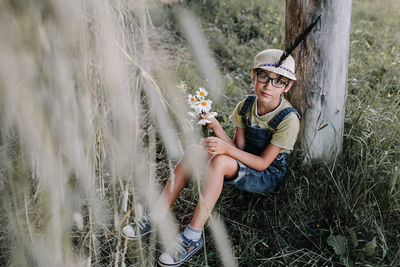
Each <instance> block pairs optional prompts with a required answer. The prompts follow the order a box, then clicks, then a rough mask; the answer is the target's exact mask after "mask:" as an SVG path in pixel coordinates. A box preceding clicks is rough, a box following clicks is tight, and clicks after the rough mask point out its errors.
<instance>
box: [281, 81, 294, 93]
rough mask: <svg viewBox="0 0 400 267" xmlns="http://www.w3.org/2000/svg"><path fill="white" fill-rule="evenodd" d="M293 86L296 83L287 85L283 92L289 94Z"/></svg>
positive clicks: (291, 82)
mask: <svg viewBox="0 0 400 267" xmlns="http://www.w3.org/2000/svg"><path fill="white" fill-rule="evenodd" d="M293 84H294V82H293V81H290V82H289V84H288V85H286V88H285V90H283V92H285V93H287V92H289V90H290V88H292V86H293Z"/></svg>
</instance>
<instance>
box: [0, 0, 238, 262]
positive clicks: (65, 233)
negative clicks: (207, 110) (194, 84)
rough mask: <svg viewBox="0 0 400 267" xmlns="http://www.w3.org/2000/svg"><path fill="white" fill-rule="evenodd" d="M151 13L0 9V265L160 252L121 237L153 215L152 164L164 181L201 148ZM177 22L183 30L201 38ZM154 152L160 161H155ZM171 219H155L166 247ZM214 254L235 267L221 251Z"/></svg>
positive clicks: (124, 3) (144, 258) (72, 7)
mask: <svg viewBox="0 0 400 267" xmlns="http://www.w3.org/2000/svg"><path fill="white" fill-rule="evenodd" d="M160 5H163V4H162V3H158V2H157V1H144V0H142V1H140V0H138V1H128V0H119V1H111V2H110V1H81V0H73V1H59V0H46V1H26V0H19V1H2V2H1V3H0V21H1V25H2V27H1V29H0V39H1V40H2V41H1V42H0V51H1V52H0V59H1V60H0V61H1V62H2V64H1V66H0V89H1V98H0V101H1V116H0V120H1V154H0V155H1V159H0V162H1V180H0V190H1V196H2V198H1V206H0V207H1V210H2V213H1V216H0V220H1V221H2V225H4V227H2V229H1V230H0V231H1V239H0V246H1V251H2V253H1V259H0V261H1V263H2V264H4V265H9V266H92V265H93V266H111V265H113V266H125V265H126V264H133V265H134V266H149V265H154V264H155V259H156V257H157V256H158V254H159V246H158V245H157V243H158V242H156V240H155V239H151V240H150V243H149V242H148V241H143V240H139V241H138V242H135V243H134V244H132V245H131V243H128V241H127V240H126V239H124V238H123V237H122V236H121V232H120V229H121V227H122V226H124V225H125V224H126V223H127V222H129V221H130V220H131V219H132V217H133V216H140V214H141V213H142V212H143V210H149V211H152V212H153V214H157V212H158V211H159V210H160V208H159V206H160V205H159V204H158V198H159V194H160V181H159V179H158V176H157V175H158V174H159V173H160V167H159V165H161V166H164V167H166V168H167V170H165V169H164V170H162V171H163V172H164V174H165V173H166V172H171V170H172V168H173V164H174V162H176V161H177V160H178V159H179V158H180V157H181V156H182V152H183V150H184V149H185V148H186V147H187V146H188V145H190V144H192V143H194V142H196V140H198V138H199V137H198V135H197V132H196V131H193V129H192V128H191V127H190V125H189V124H188V123H187V120H186V112H187V110H186V105H185V104H184V102H185V98H184V96H183V95H180V94H179V93H178V91H177V88H176V84H177V81H176V78H174V75H173V74H172V73H170V72H169V71H168V66H167V65H168V64H169V63H168V61H169V58H168V55H165V54H163V53H161V54H160V51H159V50H157V46H154V43H155V42H154V38H153V39H152V38H151V36H154V34H155V33H154V27H153V26H152V21H151V19H150V17H149V10H151V9H154V8H160ZM185 14H186V15H185V17H184V19H185V20H186V21H188V22H187V23H186V26H188V27H191V29H196V30H198V31H199V32H200V28H199V26H198V25H196V23H195V19H193V16H192V15H190V14H188V13H185ZM188 38H189V39H190V40H193V42H192V43H193V44H196V43H198V42H202V43H203V44H206V42H204V40H203V39H202V38H201V37H199V36H197V35H195V36H189V37H188ZM199 38H200V39H199ZM201 52H202V53H203V54H201V57H202V59H205V60H206V61H205V62H206V63H204V64H212V65H211V69H210V66H208V65H207V66H204V67H203V70H205V73H204V75H205V78H206V79H209V80H210V81H211V84H212V85H211V88H212V89H214V90H213V93H214V95H218V92H217V91H216V89H217V88H219V84H218V81H219V78H218V76H216V75H214V72H212V69H213V68H214V69H215V63H213V62H214V61H213V59H212V58H211V57H210V56H209V55H210V53H208V52H207V46H206V45H203V46H202V47H201ZM210 62H211V63H210ZM199 64H200V66H201V65H202V64H203V63H202V62H199ZM210 70H211V72H210ZM207 71H208V72H207ZM215 73H217V72H215ZM161 143H162V145H161ZM160 147H162V148H165V149H166V154H165V155H167V158H165V159H163V160H161V161H160V159H159V155H160ZM162 164H166V165H167V166H165V165H162ZM194 167H197V166H194ZM196 170H197V172H196V173H198V175H196V176H195V178H196V179H195V183H197V184H198V185H199V184H200V182H201V177H202V175H201V172H200V170H199V169H196V168H194V171H196ZM195 188H199V186H197V187H195ZM172 218H173V216H172V215H171V214H170V215H169V216H167V220H166V219H165V218H159V219H157V216H155V224H156V226H157V229H158V230H159V232H158V233H159V234H158V236H159V237H160V239H161V240H160V241H161V242H160V243H161V244H163V245H164V247H165V246H166V245H167V244H169V243H171V242H172V240H173V239H174V237H175V234H176V233H177V231H178V230H177V227H176V222H174V220H173V219H172ZM213 222H214V223H213V224H212V225H215V227H216V229H217V230H215V231H214V232H215V235H217V236H218V235H222V236H224V234H223V232H224V231H222V230H218V229H223V226H222V224H220V223H218V219H217V218H214V219H213ZM221 227H222V228H221ZM224 240H227V238H226V237H224ZM149 248H150V249H149ZM218 248H219V249H220V250H221V255H222V257H223V260H224V262H226V264H228V265H229V266H232V264H233V265H234V264H235V260H234V258H233V256H232V255H233V253H232V252H231V248H230V247H229V245H226V244H219V245H218ZM130 251H134V255H129V253H130ZM204 251H206V250H204ZM205 256H207V255H205ZM132 259H133V260H132Z"/></svg>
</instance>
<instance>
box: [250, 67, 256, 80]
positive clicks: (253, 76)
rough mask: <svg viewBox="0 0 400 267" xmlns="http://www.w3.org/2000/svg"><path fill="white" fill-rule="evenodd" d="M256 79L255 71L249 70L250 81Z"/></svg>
mask: <svg viewBox="0 0 400 267" xmlns="http://www.w3.org/2000/svg"><path fill="white" fill-rule="evenodd" d="M255 79H256V70H255V69H254V68H251V80H252V81H253V82H254V81H255Z"/></svg>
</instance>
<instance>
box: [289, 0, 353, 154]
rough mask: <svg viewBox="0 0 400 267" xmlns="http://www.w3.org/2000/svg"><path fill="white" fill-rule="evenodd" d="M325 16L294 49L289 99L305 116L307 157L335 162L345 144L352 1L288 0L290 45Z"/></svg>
mask: <svg viewBox="0 0 400 267" xmlns="http://www.w3.org/2000/svg"><path fill="white" fill-rule="evenodd" d="M319 15H321V20H320V21H319V22H318V23H317V25H315V27H314V28H313V30H312V32H311V33H310V34H309V35H308V37H307V38H306V40H304V41H303V42H302V43H301V44H300V45H299V46H298V47H297V48H296V49H295V50H294V51H293V53H292V56H293V57H294V58H295V61H296V78H297V82H296V84H295V86H293V88H292V89H291V90H290V92H289V95H288V98H289V101H290V102H291V103H292V105H293V106H294V107H295V108H297V109H298V110H299V111H300V113H301V114H302V115H303V119H302V123H301V131H300V135H299V141H300V145H301V148H302V151H303V152H304V153H305V162H309V161H312V160H325V161H327V162H333V161H334V160H335V158H336V156H337V155H338V154H339V153H340V152H341V149H342V139H343V127H344V106H345V101H346V96H347V66H348V54H349V41H350V18H351V0H286V21H285V24H286V25H285V35H286V47H288V46H289V45H290V44H291V43H293V42H294V40H295V38H296V36H297V35H299V34H300V33H301V32H302V31H303V30H304V29H305V28H306V27H307V26H308V25H310V24H311V23H312V22H313V21H314V20H315V19H316V18H317V17H318V16H319Z"/></svg>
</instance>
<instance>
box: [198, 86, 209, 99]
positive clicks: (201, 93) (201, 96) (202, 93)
mask: <svg viewBox="0 0 400 267" xmlns="http://www.w3.org/2000/svg"><path fill="white" fill-rule="evenodd" d="M207 95H208V92H207V90H206V89H205V88H203V87H200V88H199V90H197V92H196V96H197V98H198V99H204V97H206V96H207Z"/></svg>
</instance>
